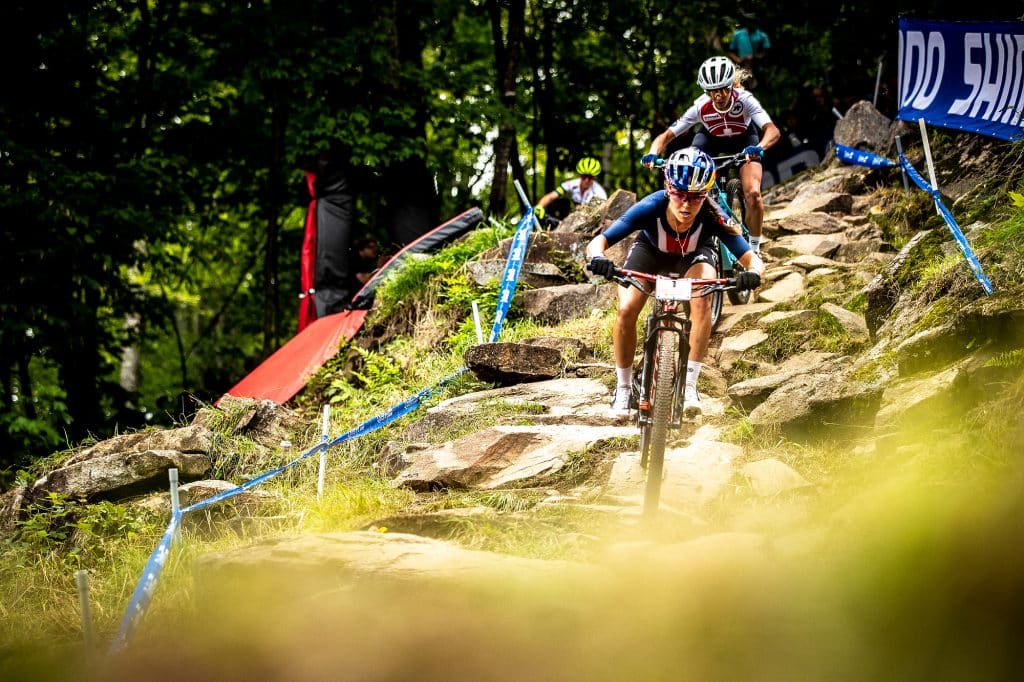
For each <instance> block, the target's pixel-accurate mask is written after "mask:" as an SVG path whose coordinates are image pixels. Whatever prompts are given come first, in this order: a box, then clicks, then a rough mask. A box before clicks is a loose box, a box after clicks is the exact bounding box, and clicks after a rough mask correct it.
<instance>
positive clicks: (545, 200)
mask: <svg viewBox="0 0 1024 682" xmlns="http://www.w3.org/2000/svg"><path fill="white" fill-rule="evenodd" d="M557 198H558V192H548V193H547V194H545V195H544V196H542V197H541V198H540V201H538V202H537V205H538V206H541V207H543V208H547V205H548V204H550V203H551V202H552V201H554V200H555V199H557Z"/></svg>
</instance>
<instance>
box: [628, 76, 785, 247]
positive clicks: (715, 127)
mask: <svg viewBox="0 0 1024 682" xmlns="http://www.w3.org/2000/svg"><path fill="white" fill-rule="evenodd" d="M739 82H740V78H739V76H738V75H737V70H736V67H735V65H734V64H733V63H732V60H730V59H729V58H728V57H712V58H711V59H708V60H706V61H705V62H704V63H703V64H701V65H700V69H698V70H697V83H698V84H699V85H700V87H701V88H702V89H703V90H704V94H703V95H701V96H700V97H698V98H697V99H696V100H694V102H693V104H692V105H691V106H690V108H689V109H687V110H686V111H685V112H684V113H683V115H682V116H680V117H679V119H678V120H676V122H675V123H673V124H672V125H671V126H670V127H669V128H668V129H667V130H665V132H663V133H662V134H661V135H658V136H657V137H656V138H654V140H652V141H651V148H650V153H648V154H645V155H644V157H643V158H642V159H641V160H640V161H641V163H642V164H643V165H645V166H647V167H648V168H650V167H652V166H653V165H654V161H655V160H656V159H657V158H658V156H660V155H661V150H663V149H664V148H665V145H667V144H668V143H669V142H670V141H672V139H673V138H674V137H676V136H677V135H681V134H683V133H684V132H686V131H687V130H689V129H690V128H691V127H692V126H693V125H694V124H695V123H700V124H701V128H700V130H699V131H698V133H697V135H696V136H695V137H694V138H693V146H694V147H697V148H698V149H701V150H703V151H705V152H707V153H708V154H710V155H711V156H724V155H728V154H739V153H740V152H742V153H744V154H745V155H746V158H747V161H748V162H749V163H744V164H743V165H742V166H740V181H741V182H742V183H743V197H744V201H745V203H746V208H747V212H746V218H745V220H746V223H747V228H748V229H749V230H750V245H751V247H752V248H753V249H754V251H755V252H758V251H760V247H761V224H762V222H763V221H764V202H763V201H762V199H761V157H762V156H763V155H764V150H765V149H768V148H769V147H771V146H772V145H774V144H775V143H776V142H778V141H779V138H780V137H781V134H780V132H779V128H778V126H776V125H775V124H774V123H773V122H772V119H771V117H770V116H769V115H768V113H767V112H766V111H765V110H764V107H762V106H761V103H760V102H758V101H757V98H756V97H754V96H753V95H752V94H751V93H750V91H748V90H745V89H744V88H741V87H740V86H739ZM751 124H753V125H751ZM758 129H760V131H761V132H760V134H759V133H758Z"/></svg>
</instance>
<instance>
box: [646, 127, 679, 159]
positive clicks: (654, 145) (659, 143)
mask: <svg viewBox="0 0 1024 682" xmlns="http://www.w3.org/2000/svg"><path fill="white" fill-rule="evenodd" d="M675 136H676V134H675V133H674V132H672V129H671V128H666V129H665V132H663V133H662V134H661V135H658V136H657V137H656V138H654V139H653V140H651V148H650V149H649V150H648V151H649V152H650V153H651V154H654V155H655V156H661V150H662V149H664V148H665V147H667V146H668V143H669V142H671V141H672V140H673V139H674V138H675Z"/></svg>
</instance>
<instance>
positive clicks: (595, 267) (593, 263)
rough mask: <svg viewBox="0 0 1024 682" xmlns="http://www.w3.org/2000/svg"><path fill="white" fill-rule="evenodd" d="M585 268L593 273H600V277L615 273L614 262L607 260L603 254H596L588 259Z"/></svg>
mask: <svg viewBox="0 0 1024 682" xmlns="http://www.w3.org/2000/svg"><path fill="white" fill-rule="evenodd" d="M587 269H588V270H590V271H591V272H592V273H594V274H595V275H601V276H602V277H611V276H612V274H614V273H615V263H613V262H612V261H610V260H608V259H607V258H605V257H604V256H596V257H594V258H591V259H590V262H589V263H587Z"/></svg>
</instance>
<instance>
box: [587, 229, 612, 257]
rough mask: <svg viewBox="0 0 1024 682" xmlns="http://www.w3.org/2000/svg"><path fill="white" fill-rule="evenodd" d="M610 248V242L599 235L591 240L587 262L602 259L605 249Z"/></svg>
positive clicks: (588, 245) (588, 246)
mask: <svg viewBox="0 0 1024 682" xmlns="http://www.w3.org/2000/svg"><path fill="white" fill-rule="evenodd" d="M607 248H608V240H607V239H605V237H604V235H603V234H599V235H597V236H596V237H594V238H593V239H591V240H590V243H589V244H587V260H589V259H591V258H600V257H601V256H603V255H604V252H605V249H607Z"/></svg>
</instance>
